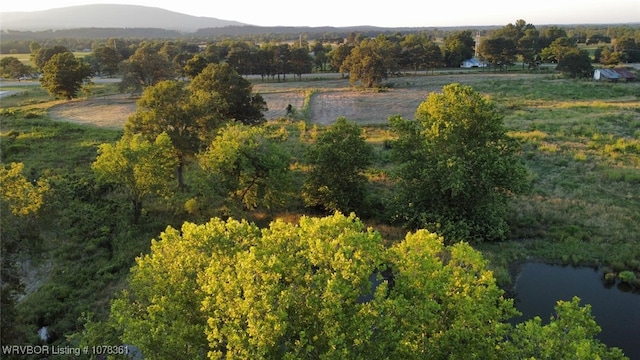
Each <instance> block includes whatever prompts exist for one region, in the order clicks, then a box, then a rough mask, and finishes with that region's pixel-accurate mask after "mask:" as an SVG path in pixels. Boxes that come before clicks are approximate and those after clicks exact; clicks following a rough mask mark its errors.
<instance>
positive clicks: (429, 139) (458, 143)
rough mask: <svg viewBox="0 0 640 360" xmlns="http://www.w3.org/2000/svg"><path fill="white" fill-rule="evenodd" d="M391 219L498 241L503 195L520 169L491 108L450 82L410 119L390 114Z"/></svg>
mask: <svg viewBox="0 0 640 360" xmlns="http://www.w3.org/2000/svg"><path fill="white" fill-rule="evenodd" d="M390 121H391V125H392V127H393V128H394V130H395V131H396V133H397V135H398V139H397V140H396V141H395V142H394V143H393V145H392V146H393V147H392V148H393V155H394V159H395V161H397V163H398V170H397V174H396V176H397V179H398V191H397V194H398V195H397V199H396V200H397V201H398V203H397V211H396V213H397V215H396V216H397V219H398V220H400V221H401V222H403V223H405V224H407V225H408V226H410V227H412V228H427V229H430V230H431V231H435V232H438V233H440V234H442V235H444V236H445V238H447V240H449V241H456V240H459V239H467V240H475V241H482V240H494V239H503V238H504V237H505V236H506V233H507V230H508V227H507V224H506V222H505V220H504V216H505V213H506V211H507V205H508V200H509V195H510V194H511V193H513V192H514V191H518V190H520V189H522V188H523V185H524V182H525V178H526V171H525V168H524V166H523V165H522V164H521V163H520V161H519V160H518V158H517V157H516V150H517V146H516V143H515V141H514V140H513V139H511V138H509V137H508V136H507V134H506V129H505V128H504V126H503V123H502V115H501V114H500V112H499V111H498V110H497V108H496V107H495V105H494V104H493V103H492V102H491V101H489V100H487V99H485V98H483V97H482V96H481V95H480V94H479V93H477V92H475V91H474V90H473V89H472V88H471V87H468V86H463V85H460V84H451V85H447V86H445V87H444V88H443V93H441V94H437V93H431V94H430V95H429V96H428V97H427V99H426V100H425V101H424V102H422V103H421V104H420V106H419V107H418V110H417V111H416V117H415V120H413V121H411V120H404V119H402V118H401V117H395V118H392V119H391V120H390Z"/></svg>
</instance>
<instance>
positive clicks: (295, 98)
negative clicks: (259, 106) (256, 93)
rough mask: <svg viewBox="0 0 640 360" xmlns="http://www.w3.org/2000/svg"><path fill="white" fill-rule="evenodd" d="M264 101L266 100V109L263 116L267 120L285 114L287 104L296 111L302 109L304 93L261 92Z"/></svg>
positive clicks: (281, 116)
mask: <svg viewBox="0 0 640 360" xmlns="http://www.w3.org/2000/svg"><path fill="white" fill-rule="evenodd" d="M261 95H262V97H263V98H264V101H266V102H267V107H268V108H269V110H267V111H266V112H265V113H264V117H265V118H266V119H267V120H273V119H280V118H283V117H285V116H287V105H289V104H291V106H292V107H293V108H294V109H296V110H297V111H301V110H302V106H303V105H304V93H303V92H301V91H290V92H279V93H269V94H261Z"/></svg>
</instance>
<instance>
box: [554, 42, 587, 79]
mask: <svg viewBox="0 0 640 360" xmlns="http://www.w3.org/2000/svg"><path fill="white" fill-rule="evenodd" d="M556 70H558V71H560V72H562V73H563V74H565V75H567V76H569V77H571V78H588V77H590V76H592V74H593V65H591V58H590V57H589V53H588V52H586V51H584V50H578V49H576V50H574V51H571V52H568V53H566V54H564V55H563V57H562V59H561V60H560V61H558V66H556Z"/></svg>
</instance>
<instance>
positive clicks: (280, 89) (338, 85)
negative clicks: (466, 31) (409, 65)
mask: <svg viewBox="0 0 640 360" xmlns="http://www.w3.org/2000/svg"><path fill="white" fill-rule="evenodd" d="M535 77H539V78H543V77H548V75H536V74H513V73H510V74H491V73H487V74H482V75H481V76H478V74H477V73H469V72H462V71H456V72H451V73H447V74H437V75H429V76H425V75H422V76H405V77H394V78H390V79H388V80H386V81H385V85H387V86H388V88H387V89H385V90H383V91H380V92H373V91H360V90H357V89H354V88H353V87H352V86H351V85H350V84H349V80H348V79H331V78H330V79H320V80H319V79H313V80H305V79H303V80H302V81H298V80H292V79H289V80H287V81H286V82H279V83H275V82H273V83H271V82H259V81H255V82H254V85H253V89H254V91H255V92H258V93H260V94H261V95H262V96H263V97H264V99H265V101H266V102H267V106H268V108H269V110H268V111H267V112H266V113H265V116H266V118H267V119H268V120H274V119H279V118H282V117H284V116H286V111H285V109H286V107H287V105H288V104H291V105H292V106H293V107H294V109H296V110H297V116H298V117H300V118H301V119H304V120H307V121H308V122H309V123H311V124H319V125H326V124H330V123H332V122H334V121H335V120H336V119H337V118H338V117H341V116H344V117H346V118H347V119H349V120H351V121H356V122H358V123H360V124H381V123H385V122H386V121H387V119H388V118H389V117H390V116H394V115H398V114H399V115H402V116H403V117H405V118H413V114H414V113H415V111H416V109H417V107H418V105H419V104H420V103H421V102H422V101H424V100H425V99H426V97H427V95H428V94H429V93H430V92H433V91H440V89H442V86H444V85H446V84H450V83H453V82H459V83H463V84H467V85H471V86H474V84H478V83H486V82H488V81H497V80H500V81H508V80H522V79H531V78H535ZM307 98H308V99H307ZM305 101H308V105H305V104H306V102H305ZM305 106H307V108H306V109H305ZM135 109H136V104H135V99H133V98H130V97H128V96H124V95H122V96H114V95H111V96H109V97H97V98H91V99H84V100H83V99H80V100H74V101H69V102H66V103H63V104H59V105H56V106H54V107H52V108H50V110H49V115H50V116H51V118H53V119H55V120H62V121H70V122H76V123H84V124H90V125H95V126H99V127H105V128H122V127H123V126H124V124H125V122H126V121H127V117H128V116H129V115H131V114H132V113H133V112H135Z"/></svg>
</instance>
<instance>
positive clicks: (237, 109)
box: [189, 64, 267, 129]
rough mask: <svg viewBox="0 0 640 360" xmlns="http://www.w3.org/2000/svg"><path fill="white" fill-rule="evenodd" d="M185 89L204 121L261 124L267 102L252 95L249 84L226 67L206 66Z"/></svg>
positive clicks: (208, 127) (258, 95)
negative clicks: (189, 93)
mask: <svg viewBox="0 0 640 360" xmlns="http://www.w3.org/2000/svg"><path fill="white" fill-rule="evenodd" d="M189 90H190V92H191V94H192V95H191V96H193V97H194V101H195V102H197V106H198V107H199V108H200V114H201V115H202V116H205V117H206V118H208V119H209V120H207V121H208V122H213V123H216V122H219V121H224V122H227V121H239V122H241V123H243V124H245V125H257V124H262V123H263V122H264V121H265V118H264V112H265V111H267V103H266V102H265V101H264V98H263V97H262V96H261V95H260V94H256V93H253V92H252V90H253V87H252V85H251V83H250V82H249V81H248V80H246V79H245V78H243V77H242V76H240V74H238V73H237V72H236V71H235V70H233V68H232V67H231V66H229V65H228V64H209V65H208V66H207V67H206V68H205V69H204V70H203V71H202V72H201V73H200V74H199V75H198V76H196V77H195V78H194V79H193V81H192V82H191V85H190V87H189ZM206 128H207V129H211V128H212V127H211V126H207V127H206ZM213 128H217V126H213Z"/></svg>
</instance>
